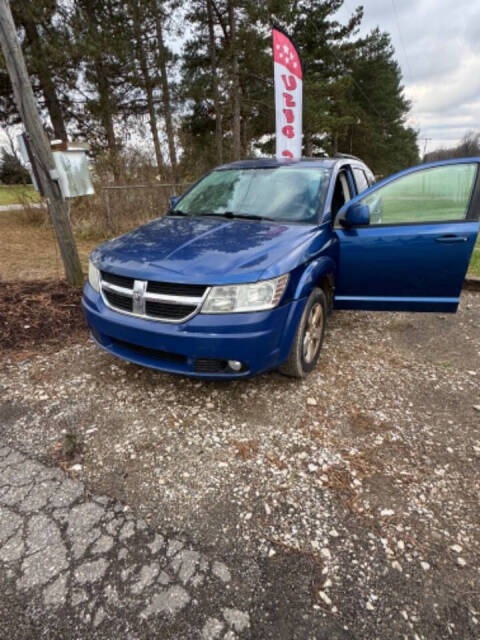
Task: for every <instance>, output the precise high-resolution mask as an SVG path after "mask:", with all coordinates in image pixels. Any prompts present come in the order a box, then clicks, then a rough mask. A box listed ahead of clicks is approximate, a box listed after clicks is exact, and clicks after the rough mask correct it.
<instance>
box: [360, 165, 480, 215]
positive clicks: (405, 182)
mask: <svg viewBox="0 0 480 640" xmlns="http://www.w3.org/2000/svg"><path fill="white" fill-rule="evenodd" d="M476 172H477V166H476V164H457V165H448V166H444V167H433V168H431V169H423V170H421V171H416V172H415V173H410V174H408V175H406V176H401V177H400V178H398V179H397V180H395V181H394V182H390V183H389V184H386V185H385V186H384V187H380V188H378V189H376V190H375V191H374V192H373V193H370V194H369V195H366V196H365V198H363V200H362V202H363V203H364V204H366V205H368V207H369V209H370V224H371V225H379V224H408V223H412V222H441V221H444V220H464V219H465V217H466V215H467V211H468V205H469V202H470V197H471V194H472V189H473V184H474V181H475V176H476Z"/></svg>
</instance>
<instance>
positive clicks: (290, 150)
mask: <svg viewBox="0 0 480 640" xmlns="http://www.w3.org/2000/svg"><path fill="white" fill-rule="evenodd" d="M272 35H273V64H274V69H275V76H274V78H275V121H276V139H277V158H278V159H285V158H294V159H296V158H301V157H302V88H303V73H302V63H301V61H300V56H299V55H298V51H297V49H296V47H295V45H294V44H293V42H292V41H291V40H290V38H289V37H288V36H287V35H286V34H285V33H284V32H283V31H282V30H281V29H279V28H278V27H273V30H272Z"/></svg>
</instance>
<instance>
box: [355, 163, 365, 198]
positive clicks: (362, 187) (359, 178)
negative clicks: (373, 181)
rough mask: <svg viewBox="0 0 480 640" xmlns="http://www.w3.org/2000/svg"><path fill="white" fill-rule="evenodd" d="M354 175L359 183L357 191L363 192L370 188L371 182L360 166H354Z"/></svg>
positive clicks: (356, 182)
mask: <svg viewBox="0 0 480 640" xmlns="http://www.w3.org/2000/svg"><path fill="white" fill-rule="evenodd" d="M353 176H354V178H355V184H356V185H357V193H362V191H365V189H368V187H369V184H368V180H367V177H366V175H365V173H364V172H363V171H362V169H359V168H358V167H354V168H353Z"/></svg>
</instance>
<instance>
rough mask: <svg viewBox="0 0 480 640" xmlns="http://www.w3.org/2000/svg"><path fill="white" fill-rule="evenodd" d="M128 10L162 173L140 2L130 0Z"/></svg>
mask: <svg viewBox="0 0 480 640" xmlns="http://www.w3.org/2000/svg"><path fill="white" fill-rule="evenodd" d="M129 6H130V11H131V15H132V23H133V33H134V36H135V44H136V54H137V59H138V63H139V65H140V71H141V74H142V80H143V88H144V90H145V96H146V101H147V110H148V120H149V124H150V131H151V134H152V138H153V146H154V149H155V158H156V160H157V166H158V169H159V171H160V172H161V173H163V171H164V169H165V167H164V162H163V156H162V151H161V148H160V139H159V136H158V127H157V115H156V113H155V101H154V95H153V91H154V87H155V79H154V78H153V77H152V75H151V73H150V69H149V66H148V59H147V53H146V51H147V49H146V46H145V43H144V33H143V30H142V22H143V19H144V17H143V16H142V15H141V13H140V6H141V5H140V4H139V3H138V1H137V0H130V2H129Z"/></svg>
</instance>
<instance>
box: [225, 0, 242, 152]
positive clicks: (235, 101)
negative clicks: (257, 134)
mask: <svg viewBox="0 0 480 640" xmlns="http://www.w3.org/2000/svg"><path fill="white" fill-rule="evenodd" d="M228 24H229V29H230V51H231V57H232V76H233V88H232V105H233V159H234V160H240V157H241V139H240V77H239V70H238V51H237V36H236V24H235V7H234V3H233V0H228Z"/></svg>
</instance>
